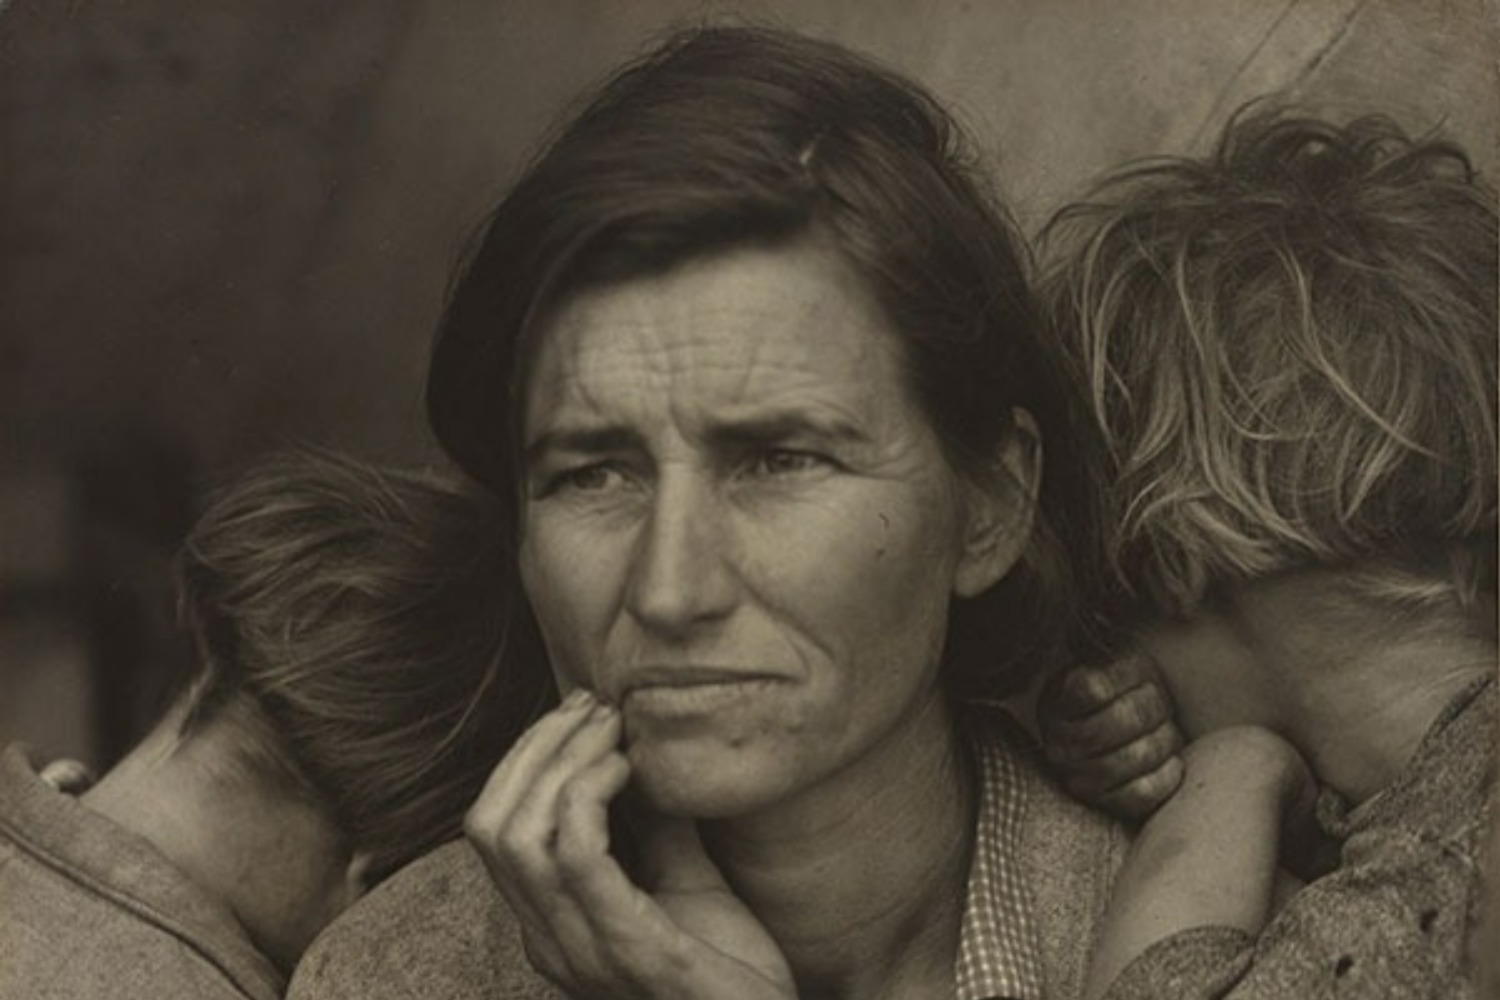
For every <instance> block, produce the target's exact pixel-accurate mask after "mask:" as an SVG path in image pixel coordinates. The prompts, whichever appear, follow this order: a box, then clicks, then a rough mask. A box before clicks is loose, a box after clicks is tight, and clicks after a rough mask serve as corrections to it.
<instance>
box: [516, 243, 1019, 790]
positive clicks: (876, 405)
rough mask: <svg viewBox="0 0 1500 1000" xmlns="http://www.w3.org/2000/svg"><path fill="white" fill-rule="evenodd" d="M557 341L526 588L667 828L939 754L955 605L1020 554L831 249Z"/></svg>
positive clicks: (752, 266)
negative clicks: (887, 761) (943, 678)
mask: <svg viewBox="0 0 1500 1000" xmlns="http://www.w3.org/2000/svg"><path fill="white" fill-rule="evenodd" d="M541 337H542V340H541V344H540V348H539V350H538V354H537V358H536V363H535V366H534V368H533V370H532V375H531V378H530V381H529V385H528V397H527V400H526V409H525V420H524V429H523V435H524V442H523V443H524V454H525V462H526V466H525V479H524V484H523V490H524V502H523V506H522V512H523V513H522V535H521V552H520V559H521V570H522V575H523V580H524V583H525V587H526V592H527V594H528V596H529V598H530V601H531V605H532V608H533V610H534V611H535V613H536V617H537V620H538V622H539V623H540V625H541V629H542V633H543V636H544V637H545V640H546V643H547V649H548V653H549V655H550V658H551V661H552V665H553V669H554V671H555V672H556V673H557V676H558V679H559V683H560V686H561V687H562V688H563V690H567V689H569V688H571V687H574V686H578V685H581V686H583V687H586V688H589V689H592V690H593V691H594V692H596V693H597V694H598V695H599V696H600V697H601V698H603V699H604V700H605V701H608V702H610V703H613V704H615V705H618V706H619V708H620V710H621V712H622V713H623V717H624V723H625V739H626V744H627V748H628V750H627V752H628V756H629V759H630V761H631V764H632V768H633V773H634V777H635V781H636V784H637V787H638V788H640V789H641V790H643V791H644V793H645V794H646V795H647V797H648V799H650V800H651V801H652V802H653V803H654V804H655V805H656V806H657V808H659V809H662V810H663V811H665V812H669V813H675V814H679V815H689V816H698V817H713V816H718V817H722V816H733V815H741V814H744V813H747V812H750V811H752V810H756V809H759V808H763V807H767V806H771V805H774V804H776V803H778V802H784V801H787V800H788V799H790V798H791V797H794V796H797V795H799V794H801V793H804V792H808V791H810V790H813V789H815V788H816V787H818V786H819V785H821V784H823V783H825V782H828V781H830V780H832V779H834V777H835V776H838V778H839V779H840V780H843V779H845V778H848V777H849V776H851V775H857V774H858V773H859V772H860V768H859V765H860V764H861V762H869V761H871V760H874V759H876V758H878V756H879V755H880V754H881V752H882V751H885V752H890V751H891V748H892V747H896V748H899V747H900V746H901V745H902V743H901V741H903V740H905V739H908V738H912V737H913V736H914V735H918V734H917V731H918V730H921V729H922V728H923V727H929V728H933V729H934V731H937V732H942V727H943V726H945V725H946V716H945V713H944V712H943V711H942V709H941V707H940V706H941V700H940V695H939V689H938V663H939V659H940V655H941V650H942V645H943V638H944V633H945V630H946V624H947V615H948V603H949V599H950V595H952V594H953V593H955V591H957V592H959V593H965V594H967V593H977V592H978V591H980V590H983V589H985V588H986V587H988V586H989V585H990V584H991V583H993V582H994V581H995V580H996V579H998V578H999V577H1000V576H1001V575H1003V574H1004V572H1005V570H1007V569H1008V568H1009V565H1010V563H1011V562H1013V560H1014V554H1006V553H1005V552H1002V553H1001V554H1000V555H999V556H998V557H997V556H996V555H995V552H994V551H993V547H988V548H986V547H985V546H982V545H976V538H977V537H978V536H980V535H981V534H982V532H981V531H978V530H976V528H975V517H974V513H973V512H974V508H975V506H976V503H975V498H976V496H977V491H976V490H974V489H973V488H971V487H968V486H965V485H964V484H963V483H962V482H961V481H960V479H959V477H958V476H957V475H956V474H955V473H954V471H953V470H952V469H950V467H949V465H948V462H947V461H946V459H945V457H944V455H943V452H942V449H941V447H940V445H939V442H938V440H937V438H936V436H935V434H934V432H933V430H932V429H931V427H930V426H929V423H928V421H927V420H926V419H925V417H924V416H923V414H922V412H921V411H920V410H919V408H918V406H917V405H916V403H915V401H914V400H913V398H912V395H911V393H910V391H909V390H908V388H907V386H906V381H905V379H904V378H903V377H902V361H901V345H900V341H899V339H898V335H897V334H896V332H895V331H894V330H892V329H891V327H890V326H889V324H888V322H887V321H886V320H885V318H884V316H883V315H882V313H881V311H880V309H879V308H878V307H877V306H876V304H875V302H874V301H873V300H872V298H871V296H870V295H869V294H868V293H867V292H866V291H865V290H864V288H863V286H862V284H861V282H860V281H859V279H858V278H857V277H856V276H855V275H854V273H853V272H852V271H851V270H850V269H849V268H848V266H847V265H845V264H844V263H843V261H842V260H841V259H840V258H839V257H838V256H837V255H836V254H835V253H834V252H833V251H831V250H828V249H826V248H824V247H822V246H820V245H818V244H816V243H812V242H808V243H803V244H797V245H794V246H792V247H783V248H778V249H761V248H747V249H741V250H735V251H729V252H724V253H722V254H719V255H716V256H712V257H708V258H704V259H700V260H697V261H693V262H690V263H687V264H685V265H683V266H681V267H678V268H676V269H674V270H671V271H669V272H667V273H665V274H663V275H660V276H654V277H648V278H643V279H638V280H633V281H629V282H625V283H623V284H619V285H614V286H608V287H604V288H601V289H596V290H589V291H585V292H583V293H580V294H579V295H577V296H576V297H574V298H572V299H571V300H569V301H567V302H566V303H565V304H564V305H563V306H562V308H560V309H559V310H558V312H557V313H556V314H555V316H554V317H553V318H552V319H551V320H550V322H549V323H548V325H547V326H546V327H545V328H544V329H543V330H542V331H541ZM984 502H985V501H983V500H982V499H981V500H980V505H981V506H982V505H983V503H984ZM991 520H993V518H992V519H991ZM1012 527H1013V526H1012ZM1002 548H1003V546H1002ZM976 549H983V551H982V552H976ZM918 738H920V736H918ZM895 752H898V753H899V752H901V751H900V750H899V749H897V750H896V751H895Z"/></svg>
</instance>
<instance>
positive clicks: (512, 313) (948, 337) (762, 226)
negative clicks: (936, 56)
mask: <svg viewBox="0 0 1500 1000" xmlns="http://www.w3.org/2000/svg"><path fill="white" fill-rule="evenodd" d="M813 235H815V236H817V237H818V238H823V239H827V240H829V241H830V242H831V243H832V245H833V246H835V247H836V248H837V249H838V250H839V252H841V253H842V255H843V256H844V257H845V258H846V259H847V260H848V262H849V263H850V264H852V265H853V267H854V268H855V270H856V271H857V273H859V274H860V275H861V277H862V278H863V279H864V281H865V282H866V285H867V287H868V289H869V290H870V292H871V293H872V294H873V295H874V297H875V299H876V300H877V301H878V302H879V303H880V304H881V306H882V307H883V308H884V309H885V311H886V313H887V315H888V317H889V318H890V320H891V321H892V324H893V326H894V327H895V328H896V329H897V330H898V331H899V333H900V335H901V337H902V339H903V341H904V348H905V353H906V362H907V370H908V373H909V377H910V379H911V385H912V388H913V390H914V392H915V394H916V398H917V399H918V400H919V402H920V403H921V405H922V407H923V409H924V411H925V413H926V414H927V417H928V418H929V419H930V420H931V422H932V424H933V426H934V428H935V429H936V431H937V432H938V435H939V437H940V439H941V440H942V442H943V446H944V448H945V449H946V451H947V454H948V457H949V459H950V461H951V462H952V463H953V465H954V467H955V468H956V469H957V470H958V471H960V472H961V473H963V474H965V475H968V476H971V477H975V478H976V479H978V478H982V477H986V476H994V475H996V474H997V473H996V472H995V470H994V466H995V464H996V463H995V461H994V459H993V456H994V455H995V454H996V448H997V445H998V444H999V443H1000V442H1001V441H1002V440H1003V439H1004V438H1005V436H1006V435H1007V434H1009V433H1011V432H1012V431H1013V428H1014V410H1015V408H1016V407H1021V408H1024V409H1026V410H1028V411H1030V413H1031V414H1032V415H1033V416H1034V417H1035V418H1036V420H1037V423H1038V425H1039V427H1040V430H1041V433H1042V437H1043V440H1044V441H1045V443H1046V445H1047V448H1048V454H1047V461H1046V475H1045V477H1044V480H1043V482H1042V485H1041V491H1040V497H1039V501H1038V509H1037V511H1036V530H1035V532H1034V537H1033V539H1032V543H1031V545H1030V547H1029V549H1028V551H1027V553H1026V555H1025V557H1024V558H1023V561H1022V564H1021V565H1020V566H1018V568H1017V569H1016V570H1015V571H1013V572H1012V573H1011V574H1010V575H1009V576H1008V577H1007V578H1006V580H1005V581H1003V582H1002V583H1001V584H999V585H997V586H996V587H995V588H993V589H992V590H991V591H990V592H989V593H987V594H985V595H982V596H981V597H979V598H976V599H973V600H969V601H959V602H958V604H957V605H956V606H955V608H954V611H953V615H952V620H951V623H950V627H949V637H948V656H947V663H946V665H945V670H946V671H947V678H948V681H949V690H950V693H951V694H952V695H953V696H955V697H956V698H958V699H960V700H974V699H983V698H991V697H999V696H1003V695H1005V694H1007V693H1009V692H1010V691H1012V690H1013V689H1014V688H1015V687H1016V686H1017V685H1019V684H1021V683H1024V681H1025V680H1026V679H1027V678H1028V676H1029V674H1030V672H1031V671H1032V670H1033V669H1035V668H1036V667H1038V666H1040V665H1042V664H1041V663H1040V661H1042V660H1044V659H1049V658H1051V657H1053V656H1055V655H1056V654H1057V651H1058V645H1057V644H1058V642H1059V639H1060V638H1061V636H1062V635H1063V634H1064V633H1065V632H1066V631H1067V628H1066V623H1067V622H1068V620H1069V617H1070V614H1071V609H1072V607H1073V601H1072V600H1071V586H1070V578H1069V567H1070V563H1071V560H1070V559H1069V558H1068V556H1067V553H1066V551H1065V547H1064V545H1063V539H1072V538H1080V537H1084V536H1091V535H1092V531H1091V525H1092V523H1093V522H1092V518H1091V517H1090V516H1089V509H1090V505H1089V504H1088V503H1086V502H1085V501H1086V497H1087V493H1086V491H1085V489H1084V482H1085V479H1084V476H1085V470H1083V469H1082V468H1080V467H1079V465H1080V463H1078V462H1075V461H1073V459H1072V457H1071V456H1070V454H1069V449H1070V448H1071V447H1072V446H1073V443H1074V442H1075V441H1077V440H1078V434H1079V433H1080V427H1082V426H1085V425H1084V423H1083V422H1082V421H1079V420H1076V419H1075V418H1074V416H1073V413H1072V407H1071V403H1070V400H1069V397H1068V396H1067V395H1066V394H1065V390H1064V382H1063V380H1062V379H1061V378H1060V376H1059V374H1058V371H1057V369H1056V367H1055V364H1054V357H1053V355H1054V351H1053V349H1052V347H1051V345H1050V344H1047V343H1045V342H1044V335H1043V332H1042V330H1043V328H1042V327H1041V326H1040V324H1039V323H1038V321H1037V317H1036V313H1035V310H1034V308H1033V303H1032V300H1031V297H1030V292H1029V289H1028V277H1029V275H1028V271H1029V262H1028V259H1027V257H1026V254H1025V250H1024V246H1023V244H1022V243H1021V241H1020V240H1019V239H1018V238H1017V236H1016V234H1015V233H1014V231H1013V229H1012V227H1011V225H1010V223H1009V222H1008V220H1007V219H1006V217H1005V216H1004V214H1003V213H1002V212H1001V211H1000V210H999V209H998V207H997V206H996V205H995V204H994V202H993V201H992V200H991V198H990V197H989V196H988V194H987V192H986V191H985V189H984V187H983V185H982V184H981V183H980V182H979V180H978V179H977V174H976V171H975V169H974V165H973V163H972V159H971V155H970V153H969V152H968V147H967V145H966V143H965V141H964V139H963V137H962V136H961V135H960V132H959V130H958V128H957V127H956V125H955V123H954V122H953V121H952V120H951V119H950V118H949V116H948V115H947V114H946V113H945V112H944V110H943V109H942V108H941V107H940V106H939V105H938V104H937V103H936V102H935V101H934V100H933V99H932V98H931V97H930V96H928V95H927V94H926V93H925V92H923V91H922V90H921V89H920V88H919V87H918V86H916V85H915V84H913V83H912V82H910V81H908V80H905V79H903V78H902V77H900V76H898V75H896V74H894V73H892V72H890V71H889V70H886V69H883V68H881V67H879V66H877V65H875V64H874V63H872V62H870V61H869V60H867V59H865V58H863V57H861V56H859V55H856V54H854V53H852V52H850V51H848V50H846V49H843V48H841V47H839V46H837V45H833V44H830V43H826V42H821V41H816V40H813V39H809V38H805V37H800V36H797V35H793V34H788V33H783V32H778V31H773V30H766V29H757V28H707V29H698V30H693V31H689V32H685V33H682V34H679V35H676V36H674V37H672V38H670V39H669V40H668V41H666V43H665V44H663V45H661V46H660V47H659V48H657V49H656V50H655V51H654V52H652V53H650V54H649V55H647V56H646V57H645V58H643V59H642V60H640V61H638V62H636V63H634V64H632V65H629V66H627V67H626V68H625V69H623V70H622V71H621V72H619V73H618V74H616V75H615V76H614V77H613V78H612V79H611V80H609V81H608V82H607V83H606V84H605V85H604V86H603V88H602V89H601V90H600V91H599V92H598V94H597V95H596V96H595V97H594V98H593V100H592V102H591V103H589V104H588V105H587V106H585V107H584V109H583V110H582V111H581V112H580V113H579V114H578V115H577V116H576V117H575V118H573V119H572V120H571V121H570V122H568V123H567V124H566V126H565V127H564V128H563V129H562V130H561V131H560V132H559V133H557V134H556V136H555V137H554V138H553V140H552V142H551V143H550V144H549V145H548V146H547V147H546V148H545V149H544V150H543V151H542V153H541V155H540V156H539V157H538V158H537V159H536V160H535V161H534V162H533V163H532V164H531V166H530V167H529V169H528V170H527V171H526V173H525V174H524V175H523V176H522V178H521V180H520V181H519V183H517V184H516V186H515V187H514V189H513V190H512V191H511V193H510V194H509V196H508V197H506V198H505V199H504V200H503V201H502V202H501V203H500V205H499V207H498V208H497V209H496V210H495V212H494V214H493V216H492V217H491V218H490V220H489V222H488V225H487V228H486V229H485V231H484V233H483V237H482V240H481V241H480V243H479V244H478V247H477V250H476V252H475V253H474V254H473V257H472V259H471V261H470V262H469V265H468V267H467V269H466V270H465V271H464V273H463V274H462V276H461V278H460V280H459V281H458V283H457V285H456V287H455V289H454V291H453V294H452V298H451V301H450V303H449V306H448V309H447V312H446V314H445V316H444V317H443V320H442V323H441V326H440V328H439V331H438V337H437V342H436V345H435V347H434V350H433V355H432V365H431V369H430V372H429V376H428V383H427V405H428V412H429V415H430V417H431V421H432V425H433V427H434V429H435V431H436V433H437V436H438V438H439V440H440V441H441V442H442V444H443V445H444V447H445V448H446V449H447V450H448V451H449V453H450V454H451V455H452V456H453V457H454V459H455V460H456V461H457V462H458V463H459V465H460V466H462V467H463V468H464V469H465V470H466V471H467V472H468V473H470V474H471V475H472V476H474V477H475V478H476V479H478V480H479V481H481V482H482V483H484V484H485V485H487V486H488V487H490V488H491V489H492V490H493V491H494V492H495V493H496V494H497V495H498V497H499V498H500V500H501V502H502V503H504V504H506V505H507V508H508V530H509V531H510V532H512V533H514V532H515V531H516V530H517V527H516V526H517V506H518V503H519V491H518V482H519V460H520V456H519V453H518V442H519V432H520V422H519V414H520V407H521V404H522V397H523V391H522V390H523V387H524V386H525V384H526V380H527V376H528V370H529V365H530V361H531V354H532V353H533V352H534V350H535V346H536V345H535V341H536V337H537V335H538V328H539V327H541V326H543V325H544V324H545V320H546V318H547V316H548V315H549V314H550V311H551V310H553V309H555V308H556V307H557V306H558V304H559V303H560V302H562V301H563V300H564V299H566V298H567V297H568V296H569V295H572V294H575V293H577V292H578V291H580V290H581V289H584V288H587V287H591V286H597V285H600V284H604V283H609V282H617V281H622V280H628V279H630V278H633V277H643V276H647V275H651V274H654V273H658V272H660V271H662V270H665V269H668V268H670V267H672V266H673V265H675V264H678V263H681V262H683V261H685V260H688V259H692V258H696V257H701V256H704V255H707V254H711V253H714V252H716V251H719V250H722V249H725V248H728V247H734V246H744V245H747V244H754V245H763V246H776V245H780V244H784V243H790V242H791V241H793V240H796V239H799V238H805V237H808V236H813Z"/></svg>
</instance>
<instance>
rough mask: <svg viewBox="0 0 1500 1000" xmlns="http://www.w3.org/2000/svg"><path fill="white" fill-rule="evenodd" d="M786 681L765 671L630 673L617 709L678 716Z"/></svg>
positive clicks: (681, 669)
mask: <svg viewBox="0 0 1500 1000" xmlns="http://www.w3.org/2000/svg"><path fill="white" fill-rule="evenodd" d="M786 679H787V678H785V677H781V676H779V675H775V674H770V673H766V672H765V671H750V670H722V669H717V668H708V667H673V668H668V669H651V670H645V671H639V672H636V671H632V672H631V674H630V676H629V677H628V678H627V679H626V681H625V683H624V684H623V685H622V694H621V696H620V701H619V704H620V707H621V708H626V709H630V710H634V711H647V712H651V713H664V714H681V713H694V712H700V711H706V710H709V709H713V708H718V707H723V706H725V705H728V704H730V703H732V702H733V701H735V700H737V699H739V698H743V697H745V696H747V695H749V694H751V693H752V692H753V691H754V690H755V689H756V688H762V687H766V686H769V685H772V684H776V683H779V682H782V681H785V680H786Z"/></svg>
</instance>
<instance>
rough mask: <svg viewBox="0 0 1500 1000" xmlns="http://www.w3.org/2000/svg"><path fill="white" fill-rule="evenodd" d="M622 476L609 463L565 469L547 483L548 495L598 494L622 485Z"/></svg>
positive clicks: (596, 463) (595, 463)
mask: <svg viewBox="0 0 1500 1000" xmlns="http://www.w3.org/2000/svg"><path fill="white" fill-rule="evenodd" d="M621 479H622V474H621V472H620V470H619V469H617V468H615V467H614V466H613V465H611V464H610V463H608V462H594V463H593V464H590V465H580V466H578V467H577V468H574V469H564V470H563V471H561V472H559V473H557V474H555V475H554V476H552V478H551V479H549V480H548V481H547V492H548V493H559V492H575V493H597V492H600V491H602V490H607V489H610V488H612V487H614V486H616V485H618V484H619V483H620V481H621Z"/></svg>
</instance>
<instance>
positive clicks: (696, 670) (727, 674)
mask: <svg viewBox="0 0 1500 1000" xmlns="http://www.w3.org/2000/svg"><path fill="white" fill-rule="evenodd" d="M784 679H785V678H782V677H780V676H778V675H776V674H772V673H770V672H768V671H765V670H737V669H734V668H726V667H698V666H684V667H646V668H641V669H636V670H631V671H628V672H626V673H625V675H624V676H623V677H622V678H621V679H620V683H619V685H618V688H619V691H620V697H621V698H622V699H624V698H626V697H628V696H630V695H632V694H634V693H636V692H637V691H643V690H652V689H655V688H691V687H707V686H712V685H719V684H750V683H754V682H760V681H775V680H784Z"/></svg>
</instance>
